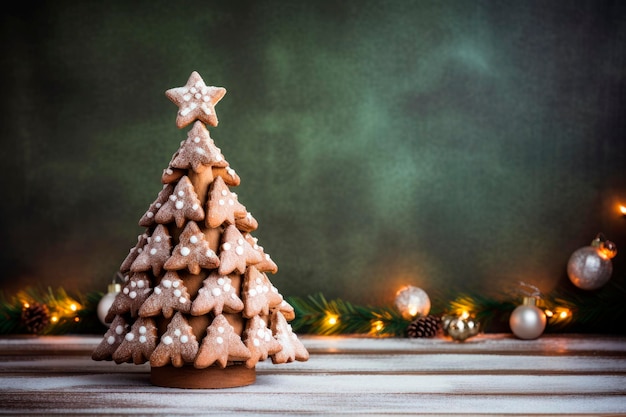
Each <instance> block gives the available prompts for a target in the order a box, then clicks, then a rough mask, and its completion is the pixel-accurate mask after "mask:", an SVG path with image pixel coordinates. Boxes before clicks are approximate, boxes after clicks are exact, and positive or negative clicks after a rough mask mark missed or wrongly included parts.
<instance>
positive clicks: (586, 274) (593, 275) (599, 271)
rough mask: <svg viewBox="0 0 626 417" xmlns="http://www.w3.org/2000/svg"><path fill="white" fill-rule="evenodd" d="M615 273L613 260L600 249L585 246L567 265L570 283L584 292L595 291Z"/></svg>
mask: <svg viewBox="0 0 626 417" xmlns="http://www.w3.org/2000/svg"><path fill="white" fill-rule="evenodd" d="M612 273H613V264H612V263H611V259H610V258H609V257H608V256H606V255H605V254H604V253H603V252H602V251H601V250H600V249H598V248H596V247H593V246H585V247H582V248H580V249H578V250H577V251H575V252H574V253H572V256H571V257H570V258H569V261H568V263H567V275H568V276H569V279H570V281H572V283H573V284H574V285H575V286H577V287H578V288H581V289H583V290H595V289H597V288H600V287H602V286H603V285H604V284H606V283H607V282H608V281H609V279H610V278H611V274H612Z"/></svg>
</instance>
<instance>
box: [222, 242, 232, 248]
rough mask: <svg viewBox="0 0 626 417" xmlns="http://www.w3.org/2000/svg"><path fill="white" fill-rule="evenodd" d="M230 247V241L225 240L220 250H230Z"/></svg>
mask: <svg viewBox="0 0 626 417" xmlns="http://www.w3.org/2000/svg"><path fill="white" fill-rule="evenodd" d="M230 247H231V245H230V243H228V242H226V243H224V244H223V245H222V250H230Z"/></svg>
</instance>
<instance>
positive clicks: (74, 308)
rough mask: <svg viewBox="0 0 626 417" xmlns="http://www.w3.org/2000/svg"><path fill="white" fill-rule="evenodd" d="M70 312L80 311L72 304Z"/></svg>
mask: <svg viewBox="0 0 626 417" xmlns="http://www.w3.org/2000/svg"><path fill="white" fill-rule="evenodd" d="M70 310H72V311H76V310H78V307H76V304H72V305H70Z"/></svg>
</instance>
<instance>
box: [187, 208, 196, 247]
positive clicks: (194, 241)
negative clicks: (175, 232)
mask: <svg viewBox="0 0 626 417" xmlns="http://www.w3.org/2000/svg"><path fill="white" fill-rule="evenodd" d="M194 205H196V204H194ZM189 241H190V242H191V243H194V244H195V243H198V237H197V236H196V235H193V236H191V237H190V238H189Z"/></svg>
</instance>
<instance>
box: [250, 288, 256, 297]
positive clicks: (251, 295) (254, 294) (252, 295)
mask: <svg viewBox="0 0 626 417" xmlns="http://www.w3.org/2000/svg"><path fill="white" fill-rule="evenodd" d="M248 295H249V296H250V297H255V296H256V290H255V289H254V288H253V289H251V290H250V291H248Z"/></svg>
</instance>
